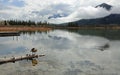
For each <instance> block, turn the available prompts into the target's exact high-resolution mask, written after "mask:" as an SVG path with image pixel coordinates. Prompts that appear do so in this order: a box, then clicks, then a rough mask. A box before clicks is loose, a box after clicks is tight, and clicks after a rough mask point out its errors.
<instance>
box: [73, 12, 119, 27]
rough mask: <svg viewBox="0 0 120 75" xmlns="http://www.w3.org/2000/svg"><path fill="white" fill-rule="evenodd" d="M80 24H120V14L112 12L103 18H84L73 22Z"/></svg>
mask: <svg viewBox="0 0 120 75" xmlns="http://www.w3.org/2000/svg"><path fill="white" fill-rule="evenodd" d="M72 23H74V24H78V25H102V24H104V25H105V24H106V25H110V24H111V25H112V24H120V14H111V15H108V16H106V17H103V18H97V19H82V20H79V21H75V22H72Z"/></svg>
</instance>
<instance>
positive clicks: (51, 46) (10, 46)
mask: <svg viewBox="0 0 120 75" xmlns="http://www.w3.org/2000/svg"><path fill="white" fill-rule="evenodd" d="M3 40H4V41H3ZM106 43H109V44H110V48H109V49H108V50H105V51H103V52H102V51H100V50H98V49H97V48H96V47H98V46H102V45H104V44H106ZM119 45H120V41H109V40H108V39H105V38H102V37H96V36H82V35H78V34H76V33H70V32H67V31H61V30H55V31H51V32H48V33H35V34H32V35H28V34H22V35H21V36H20V37H19V38H18V41H16V40H12V37H11V38H0V53H4V54H3V55H1V57H2V56H4V55H6V56H7V54H9V56H10V55H15V56H21V55H25V54H26V53H28V52H29V50H30V49H31V48H33V47H35V48H37V49H38V50H39V52H38V53H39V54H45V55H46V56H45V57H41V58H40V59H39V61H40V63H39V64H38V65H37V66H35V67H33V66H31V62H27V61H20V62H16V63H15V64H13V63H10V64H4V65H0V73H1V75H119V74H120V72H119V70H120V67H119V65H120V64H119V63H120V60H119V59H120V58H119V57H120V55H119V53H120V50H119V49H120V46H119ZM116 48H117V49H116ZM4 50H5V51H4ZM11 52H12V53H11ZM16 53H17V54H16Z"/></svg>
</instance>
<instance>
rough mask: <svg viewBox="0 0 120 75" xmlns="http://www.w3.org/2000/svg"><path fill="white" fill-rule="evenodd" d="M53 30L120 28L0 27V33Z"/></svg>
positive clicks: (113, 28) (108, 28) (107, 28)
mask: <svg viewBox="0 0 120 75" xmlns="http://www.w3.org/2000/svg"><path fill="white" fill-rule="evenodd" d="M54 29H76V30H77V29H81V30H83V29H84V30H88V29H92V30H119V29H120V26H112V27H102V26H101V27H60V26H59V27H51V26H49V27H48V26H46V27H45V26H44V27H40V26H0V32H19V31H43V32H45V31H50V30H54Z"/></svg>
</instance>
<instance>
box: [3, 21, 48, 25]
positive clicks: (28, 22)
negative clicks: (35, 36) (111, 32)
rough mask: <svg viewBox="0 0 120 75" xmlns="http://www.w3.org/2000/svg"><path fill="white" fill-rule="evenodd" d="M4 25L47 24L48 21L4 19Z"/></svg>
mask: <svg viewBox="0 0 120 75" xmlns="http://www.w3.org/2000/svg"><path fill="white" fill-rule="evenodd" d="M4 25H11V26H19V25H21V26H48V25H49V23H48V22H47V21H44V22H41V21H39V22H35V21H31V20H28V21H24V20H23V21H22V20H4Z"/></svg>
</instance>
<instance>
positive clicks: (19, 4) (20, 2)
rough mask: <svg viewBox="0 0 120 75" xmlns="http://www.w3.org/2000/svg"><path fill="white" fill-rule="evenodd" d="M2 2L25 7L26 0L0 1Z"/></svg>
mask: <svg viewBox="0 0 120 75" xmlns="http://www.w3.org/2000/svg"><path fill="white" fill-rule="evenodd" d="M0 3H1V4H3V5H6V6H8V5H12V6H17V7H23V6H24V2H23V1H19V0H13V1H12V2H10V1H9V0H2V1H0Z"/></svg>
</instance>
